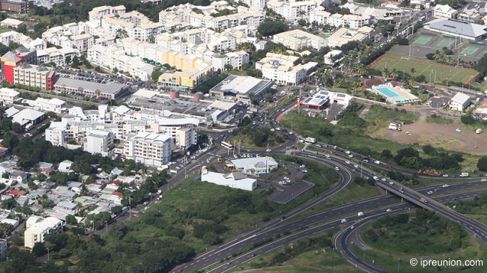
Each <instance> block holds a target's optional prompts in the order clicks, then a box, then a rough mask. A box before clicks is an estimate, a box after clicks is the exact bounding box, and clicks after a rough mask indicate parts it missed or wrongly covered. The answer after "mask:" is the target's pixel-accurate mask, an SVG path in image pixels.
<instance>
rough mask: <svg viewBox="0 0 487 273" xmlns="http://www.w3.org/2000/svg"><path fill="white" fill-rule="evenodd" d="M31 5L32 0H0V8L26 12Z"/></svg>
mask: <svg viewBox="0 0 487 273" xmlns="http://www.w3.org/2000/svg"><path fill="white" fill-rule="evenodd" d="M31 7H32V0H0V10H3V11H9V12H16V13H27V12H28V11H29V9H30V8H31Z"/></svg>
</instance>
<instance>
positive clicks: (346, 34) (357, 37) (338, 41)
mask: <svg viewBox="0 0 487 273" xmlns="http://www.w3.org/2000/svg"><path fill="white" fill-rule="evenodd" d="M373 30H374V29H373V28H371V27H367V26H364V27H361V28H359V29H356V30H355V29H349V28H344V27H342V28H340V29H338V30H337V31H335V32H334V33H333V34H332V35H331V36H330V37H328V46H329V47H341V46H343V45H345V44H347V43H349V42H353V41H356V42H361V41H363V40H365V39H367V38H369V36H370V34H371V33H372V31H373Z"/></svg>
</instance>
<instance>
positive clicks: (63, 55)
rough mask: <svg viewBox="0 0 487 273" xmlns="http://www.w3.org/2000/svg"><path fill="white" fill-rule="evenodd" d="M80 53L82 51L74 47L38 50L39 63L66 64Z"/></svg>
mask: <svg viewBox="0 0 487 273" xmlns="http://www.w3.org/2000/svg"><path fill="white" fill-rule="evenodd" d="M79 55H80V52H79V51H78V50H77V49H74V48H57V47H49V48H46V49H42V50H38V51H37V63H38V64H48V63H53V64H55V65H56V66H65V65H67V64H70V63H71V62H72V61H73V58H74V57H77V56H79Z"/></svg>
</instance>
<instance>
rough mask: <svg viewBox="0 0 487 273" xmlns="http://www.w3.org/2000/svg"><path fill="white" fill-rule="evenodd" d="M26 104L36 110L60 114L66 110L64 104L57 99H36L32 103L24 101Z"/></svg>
mask: <svg viewBox="0 0 487 273" xmlns="http://www.w3.org/2000/svg"><path fill="white" fill-rule="evenodd" d="M26 101H28V102H27V103H28V104H29V105H30V106H32V107H34V109H36V110H40V111H45V112H53V113H56V114H61V113H62V112H63V111H64V110H65V109H66V102H65V101H63V100H60V99H58V98H51V99H45V98H37V99H35V100H33V101H31V100H26Z"/></svg>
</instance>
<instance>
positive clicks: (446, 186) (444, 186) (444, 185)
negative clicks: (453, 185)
mask: <svg viewBox="0 0 487 273" xmlns="http://www.w3.org/2000/svg"><path fill="white" fill-rule="evenodd" d="M441 187H442V188H448V187H450V185H448V184H443V186H441Z"/></svg>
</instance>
